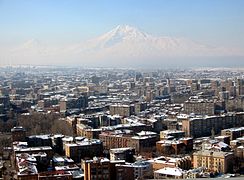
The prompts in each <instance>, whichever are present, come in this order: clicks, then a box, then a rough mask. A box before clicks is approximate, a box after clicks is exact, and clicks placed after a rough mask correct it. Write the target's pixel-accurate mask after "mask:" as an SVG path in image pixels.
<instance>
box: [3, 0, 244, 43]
mask: <svg viewBox="0 0 244 180" xmlns="http://www.w3.org/2000/svg"><path fill="white" fill-rule="evenodd" d="M119 24H129V25H132V26H136V27H138V28H139V29H141V30H143V31H145V32H147V33H149V34H153V35H158V36H159V35H160V36H161V35H162V36H176V37H182V36H183V37H187V38H191V39H193V40H195V41H201V42H203V43H207V44H211V45H223V46H230V47H231V46H235V47H244V1H243V0H120V1H119V0H0V44H2V45H3V44H5V45H8V44H17V43H21V42H23V41H26V40H28V39H31V38H36V39H40V40H42V41H46V42H50V43H64V44H65V43H73V42H79V41H82V40H84V39H89V38H92V37H94V36H98V35H100V34H103V33H105V32H107V31H109V30H111V29H112V28H114V27H115V26H117V25H119Z"/></svg>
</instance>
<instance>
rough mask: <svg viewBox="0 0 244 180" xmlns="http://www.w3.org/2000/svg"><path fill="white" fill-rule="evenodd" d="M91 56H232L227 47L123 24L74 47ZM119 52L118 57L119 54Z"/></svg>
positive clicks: (74, 50) (73, 50)
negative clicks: (161, 34) (157, 33)
mask: <svg viewBox="0 0 244 180" xmlns="http://www.w3.org/2000/svg"><path fill="white" fill-rule="evenodd" d="M69 50H71V51H72V52H73V53H79V54H82V55H86V56H87V55H90V56H96V55H99V56H101V55H102V56H108V57H109V56H111V55H112V56H113V58H115V57H116V56H118V57H120V56H122V57H138V58H141V57H165V56H170V57H172V56H177V57H178V56H216V55H220V56H221V55H223V54H226V55H231V54H232V53H233V52H231V51H226V49H224V48H219V47H213V46H207V45H204V44H201V43H197V42H194V41H192V40H190V39H186V38H175V37H169V36H165V37H156V36H152V35H150V34H147V33H144V32H142V31H140V30H139V29H137V28H135V27H131V26H128V25H119V26H117V27H116V28H114V29H112V30H111V31H109V32H107V33H105V34H103V35H101V36H99V37H97V38H94V39H91V40H88V41H86V42H83V43H81V44H78V45H76V46H73V47H72V48H70V49H69ZM115 55H116V56H115Z"/></svg>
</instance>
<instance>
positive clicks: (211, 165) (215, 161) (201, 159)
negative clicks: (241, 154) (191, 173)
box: [193, 150, 234, 173]
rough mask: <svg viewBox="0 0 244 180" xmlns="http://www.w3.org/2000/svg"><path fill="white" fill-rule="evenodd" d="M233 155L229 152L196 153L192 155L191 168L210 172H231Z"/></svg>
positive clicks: (205, 151)
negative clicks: (205, 169) (204, 168)
mask: <svg viewBox="0 0 244 180" xmlns="http://www.w3.org/2000/svg"><path fill="white" fill-rule="evenodd" d="M233 161H234V154H233V153H231V152H221V151H220V152H215V151H209V150H204V151H197V152H195V153H193V167H194V168H199V167H206V168H207V169H208V170H209V171H210V172H218V173H227V172H232V170H233V163H234V162H233Z"/></svg>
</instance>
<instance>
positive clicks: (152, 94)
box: [0, 67, 244, 180]
mask: <svg viewBox="0 0 244 180" xmlns="http://www.w3.org/2000/svg"><path fill="white" fill-rule="evenodd" d="M1 70H2V71H1V72H0V79H1V83H0V121H2V122H3V123H7V122H9V121H13V122H14V123H13V124H14V125H16V126H15V127H12V129H11V130H10V129H9V132H11V135H12V146H11V147H10V148H6V150H8V151H9V152H10V154H11V155H12V157H13V158H12V159H13V160H12V164H13V166H14V168H15V170H16V174H15V176H14V177H15V178H17V179H21V180H25V179H26V180H30V179H33V180H34V179H58V178H59V179H85V180H92V179H111V180H112V179H121V180H123V179H150V178H151V179H163V178H174V179H186V178H199V177H218V176H225V175H226V174H228V173H232V174H236V175H242V174H243V173H244V99H243V97H244V80H243V77H242V76H243V72H242V71H234V70H229V71H230V72H229V71H221V70H218V69H216V70H214V69H213V70H175V71H173V70H172V71H170V70H165V71H161V70H158V71H149V70H148V71H147V70H141V71H139V70H126V69H116V70H114V69H82V68H53V69H52V68H51V69H50V68H45V67H44V68H34V67H29V68H27V67H23V68H19V69H18V68H11V67H9V68H2V69H1ZM32 113H40V114H58V115H59V116H60V120H58V121H65V122H66V125H67V127H66V128H68V130H69V132H70V134H72V136H71V135H67V134H54V133H53V132H50V134H30V133H29V132H27V131H26V127H20V126H18V124H19V123H20V122H19V120H18V117H19V116H20V115H21V114H25V116H31V114H32ZM9 149H11V150H9ZM6 150H5V151H6ZM233 162H235V163H233ZM0 167H1V166H0ZM1 169H2V168H1ZM1 172H2V171H0V175H1V174H2V176H3V175H4V172H2V173H1ZM0 177H1V176H0Z"/></svg>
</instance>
